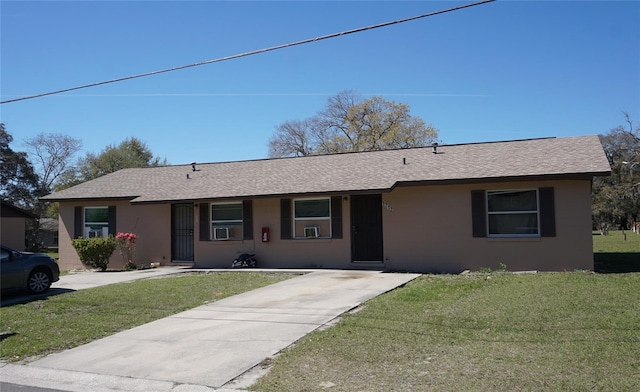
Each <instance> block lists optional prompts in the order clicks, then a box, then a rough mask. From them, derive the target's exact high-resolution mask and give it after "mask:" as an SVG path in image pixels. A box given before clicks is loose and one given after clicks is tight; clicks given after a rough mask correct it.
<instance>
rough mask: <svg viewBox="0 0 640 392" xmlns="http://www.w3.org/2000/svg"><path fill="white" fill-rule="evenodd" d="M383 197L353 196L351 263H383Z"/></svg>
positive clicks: (378, 195)
mask: <svg viewBox="0 0 640 392" xmlns="http://www.w3.org/2000/svg"><path fill="white" fill-rule="evenodd" d="M382 257H383V252H382V195H380V194H377V195H352V196H351V261H352V262H369V263H371V262H376V263H382Z"/></svg>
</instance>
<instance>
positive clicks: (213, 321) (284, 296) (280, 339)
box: [0, 270, 419, 391]
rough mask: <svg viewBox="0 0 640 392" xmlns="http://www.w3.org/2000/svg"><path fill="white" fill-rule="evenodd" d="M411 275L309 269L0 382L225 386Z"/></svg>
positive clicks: (52, 358) (11, 371) (5, 372)
mask: <svg viewBox="0 0 640 392" xmlns="http://www.w3.org/2000/svg"><path fill="white" fill-rule="evenodd" d="M417 276H419V275H416V274H388V273H381V272H377V271H338V270H319V271H313V272H310V273H307V274H305V275H301V276H298V277H296V278H293V279H289V280H287V281H283V282H279V283H277V284H274V285H271V286H268V287H263V288H260V289H256V290H253V291H250V292H247V293H244V294H240V295H236V296H233V297H229V298H225V299H222V300H220V301H216V302H214V303H211V304H207V305H204V306H200V307H197V308H194V309H191V310H188V311H186V312H182V313H179V314H176V315H173V316H171V317H167V318H164V319H161V320H157V321H155V322H152V323H149V324H145V325H143V326H140V327H136V328H133V329H131V330H128V331H124V332H121V333H118V334H116V335H113V336H109V337H106V338H104V339H100V340H97V341H95V342H92V343H89V344H86V345H84V346H80V347H77V348H74V349H71V350H68V351H64V352H61V353H58V354H53V355H49V356H47V357H45V358H43V359H40V360H38V361H35V362H32V363H30V364H29V365H27V366H17V365H5V367H4V368H3V369H0V371H1V374H2V376H3V377H2V378H3V381H5V382H14V383H16V381H20V380H19V378H20V377H23V378H24V375H25V374H29V376H28V378H30V379H31V380H34V379H38V378H41V379H46V380H47V383H46V384H45V385H46V386H48V387H50V388H58V389H63V390H74V391H75V390H78V391H84V390H93V391H98V390H105V391H107V390H109V391H113V390H136V391H165V390H166V391H186V390H189V391H192V390H193V391H196V390H197V391H205V390H219V388H230V387H232V386H233V385H230V384H228V383H229V382H230V381H231V380H233V379H234V378H236V377H238V376H240V375H242V374H244V373H245V372H247V371H249V370H250V369H252V368H254V367H255V366H256V365H259V364H260V363H261V362H262V361H263V360H264V359H266V358H269V357H272V356H274V355H275V354H277V353H278V352H279V351H281V350H282V349H284V348H286V347H288V346H289V345H291V344H293V343H295V342H296V341H297V340H298V339H300V338H301V337H303V336H304V335H306V334H307V333H309V332H311V331H313V330H315V329H317V328H319V327H320V326H323V325H325V324H326V323H328V322H330V321H331V320H334V319H335V318H336V317H338V316H340V315H341V314H343V313H344V312H346V311H348V310H350V309H352V308H354V307H356V306H358V305H359V304H361V303H362V302H364V301H367V300H368V299H371V298H373V297H376V296H378V295H380V294H382V293H385V292H387V291H390V290H393V289H394V288H396V287H398V286H401V285H403V284H405V283H407V282H409V281H411V280H413V279H415V278H416V277H417ZM7 366H12V367H10V368H7ZM16 368H19V369H16ZM20 374H22V376H21V375H20ZM12 375H13V376H15V379H14V378H12ZM54 375H55V376H54ZM7 376H8V377H7ZM55 377H58V380H56V382H55V383H53V384H52V379H53V378H55ZM60 378H62V379H60ZM74 380H75V381H74ZM22 381H24V380H22ZM31 382H32V383H31V384H26V385H34V384H33V382H35V381H31ZM99 385H101V387H100V388H103V387H104V386H105V385H109V387H108V388H110V389H100V388H98V389H97V386H99ZM34 386H40V385H34ZM65 388H66V389H65ZM185 388H186V389H185ZM194 388H195V389H194Z"/></svg>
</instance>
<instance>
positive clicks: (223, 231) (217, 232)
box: [213, 227, 229, 240]
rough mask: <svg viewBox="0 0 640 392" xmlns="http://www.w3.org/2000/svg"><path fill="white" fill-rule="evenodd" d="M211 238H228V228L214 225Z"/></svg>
mask: <svg viewBox="0 0 640 392" xmlns="http://www.w3.org/2000/svg"><path fill="white" fill-rule="evenodd" d="M213 239H214V240H228V239H229V228H228V227H214V228H213Z"/></svg>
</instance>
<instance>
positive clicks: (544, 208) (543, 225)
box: [538, 188, 556, 237]
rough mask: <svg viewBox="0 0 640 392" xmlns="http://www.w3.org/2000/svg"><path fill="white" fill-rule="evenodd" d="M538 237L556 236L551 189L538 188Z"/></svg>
mask: <svg viewBox="0 0 640 392" xmlns="http://www.w3.org/2000/svg"><path fill="white" fill-rule="evenodd" d="M538 197H539V198H540V200H539V201H540V236H541V237H555V236H556V211H555V200H554V193H553V188H540V189H539V190H538Z"/></svg>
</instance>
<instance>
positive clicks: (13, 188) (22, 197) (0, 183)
mask: <svg viewBox="0 0 640 392" xmlns="http://www.w3.org/2000/svg"><path fill="white" fill-rule="evenodd" d="M12 142H13V136H11V134H9V132H7V130H6V129H5V125H4V123H0V197H2V199H3V200H5V201H7V202H9V203H11V204H13V205H15V206H17V207H20V208H24V209H26V210H29V211H31V209H32V208H33V206H34V203H35V201H36V198H37V197H38V196H40V195H39V194H38V182H39V179H38V175H37V174H36V172H35V171H34V169H33V166H32V165H31V162H30V161H29V159H28V156H27V153H26V152H16V151H13V150H12V149H11V147H10V146H9V145H10V144H11V143H12Z"/></svg>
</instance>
